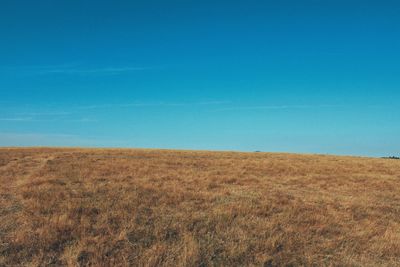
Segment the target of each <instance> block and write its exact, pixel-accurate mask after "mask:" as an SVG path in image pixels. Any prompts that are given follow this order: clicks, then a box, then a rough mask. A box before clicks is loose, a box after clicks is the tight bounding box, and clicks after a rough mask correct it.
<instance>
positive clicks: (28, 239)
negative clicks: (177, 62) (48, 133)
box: [0, 148, 400, 266]
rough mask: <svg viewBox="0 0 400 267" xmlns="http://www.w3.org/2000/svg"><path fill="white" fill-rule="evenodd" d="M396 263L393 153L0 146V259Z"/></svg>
mask: <svg viewBox="0 0 400 267" xmlns="http://www.w3.org/2000/svg"><path fill="white" fill-rule="evenodd" d="M63 265H67V266H400V161H399V160H390V159H373V158H356V157H336V156H320V155H292V154H274V153H235V152H200V151H171V150H163V151H162V150H139V149H138V150H128V149H126V150H123V149H113V150H106V149H50V148H35V149H34V148H31V149H28V148H27V149H16V148H15V149H12V148H10V149H6V148H3V149H0V266H63Z"/></svg>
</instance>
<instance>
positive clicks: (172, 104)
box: [77, 101, 230, 109]
mask: <svg viewBox="0 0 400 267" xmlns="http://www.w3.org/2000/svg"><path fill="white" fill-rule="evenodd" d="M228 103H230V102H229V101H205V102H158V103H145V102H144V103H117V104H98V105H88V106H80V107H77V108H78V109H107V108H129V107H180V106H207V105H222V104H228Z"/></svg>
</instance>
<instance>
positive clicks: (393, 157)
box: [383, 156, 400, 159]
mask: <svg viewBox="0 0 400 267" xmlns="http://www.w3.org/2000/svg"><path fill="white" fill-rule="evenodd" d="M383 158H384V159H400V157H395V156H391V157H383Z"/></svg>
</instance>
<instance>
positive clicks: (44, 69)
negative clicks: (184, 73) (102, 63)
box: [0, 63, 154, 75]
mask: <svg viewBox="0 0 400 267" xmlns="http://www.w3.org/2000/svg"><path fill="white" fill-rule="evenodd" d="M151 69H154V67H142V66H106V67H92V66H86V65H83V64H75V63H71V64H62V65H51V66H15V67H7V66H0V73H1V72H6V73H7V72H12V73H20V74H21V73H22V74H34V75H37V74H39V75H46V74H67V75H95V74H103V75H115V74H122V73H128V72H136V71H144V70H151Z"/></svg>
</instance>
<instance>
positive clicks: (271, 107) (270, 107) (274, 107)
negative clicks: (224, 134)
mask: <svg viewBox="0 0 400 267" xmlns="http://www.w3.org/2000/svg"><path fill="white" fill-rule="evenodd" d="M336 107H343V106H342V105H260V106H256V105H255V106H234V107H225V108H220V109H217V110H216V111H228V110H280V109H281V110H284V109H312V108H336Z"/></svg>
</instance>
